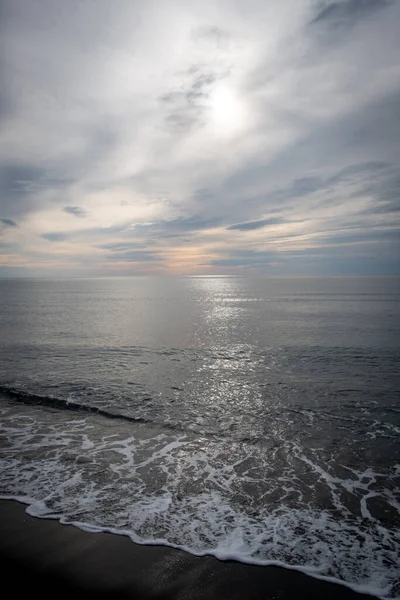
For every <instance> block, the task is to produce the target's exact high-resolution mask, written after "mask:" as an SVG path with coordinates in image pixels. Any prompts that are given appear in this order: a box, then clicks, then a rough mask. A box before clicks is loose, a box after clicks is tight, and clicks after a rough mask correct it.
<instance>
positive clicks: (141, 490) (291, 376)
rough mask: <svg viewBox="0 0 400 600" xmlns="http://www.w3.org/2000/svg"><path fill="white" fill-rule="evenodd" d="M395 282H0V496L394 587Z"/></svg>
mask: <svg viewBox="0 0 400 600" xmlns="http://www.w3.org/2000/svg"><path fill="white" fill-rule="evenodd" d="M399 301H400V278H396V277H354V278H351V277H321V278H302V277H293V278H283V277H282V278H277V277H276V278H272V277H264V278H261V277H260V278H244V277H243V278H242V277H191V278H189V277H188V278H177V277H176V278H173V277H171V278H161V277H160V278H157V277H154V278H153V277H147V278H146V277H132V278H108V279H58V280H38V279H36V280H35V279H8V280H6V279H3V280H0V306H1V312H0V413H1V422H0V496H1V497H2V498H12V499H16V500H18V501H20V502H24V503H25V504H27V505H28V508H27V510H28V512H29V514H31V515H35V516H38V517H43V518H56V519H59V520H60V521H61V522H62V523H72V524H75V525H77V526H78V527H81V528H83V529H87V530H89V531H110V532H113V533H115V534H122V535H128V536H130V537H131V538H132V540H133V541H134V542H138V543H142V544H165V545H169V546H173V547H178V548H182V549H185V550H187V551H189V552H191V553H193V554H197V555H203V554H212V555H214V556H216V557H218V558H220V559H235V560H238V561H242V562H245V563H252V564H265V565H268V564H278V565H286V566H289V567H290V568H295V569H299V570H302V571H304V572H306V573H309V574H310V575H313V576H315V577H322V578H327V579H330V580H335V581H341V582H344V583H345V584H346V585H348V586H350V587H352V588H353V589H356V590H359V591H363V592H369V593H371V594H375V595H377V596H380V597H385V598H396V597H397V598H398V597H400V585H399V578H398V574H399V572H400V529H399V525H400V513H399V508H400V489H399V488H400V437H399V433H400V403H399V398H400V394H399V390H400V369H399V365H400V312H399Z"/></svg>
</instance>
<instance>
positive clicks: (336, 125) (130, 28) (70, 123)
mask: <svg viewBox="0 0 400 600" xmlns="http://www.w3.org/2000/svg"><path fill="white" fill-rule="evenodd" d="M399 25H400V3H399V2H398V1H394V0H393V1H389V0H338V1H334V2H329V1H324V2H321V1H311V0H302V1H299V0H287V1H286V2H281V1H280V0H275V1H271V2H264V1H262V0H246V2H245V1H244V0H221V1H220V2H214V1H212V2H211V1H208V0H205V1H203V2H201V3H199V2H197V1H195V0H188V1H186V2H183V1H182V2H180V1H179V0H178V2H176V1H174V2H172V1H171V2H169V1H168V0H167V1H166V2H162V3H160V2H156V1H155V0H147V1H146V2H144V1H143V0H140V1H139V0H118V1H117V2H111V1H110V0H87V1H86V2H81V1H79V0H71V1H70V2H68V3H65V2H63V1H62V0H40V2H38V1H37V0H4V2H3V4H2V19H1V25H0V28H1V36H0V39H1V47H0V56H1V57H2V58H1V59H0V72H1V82H0V83H1V85H0V90H1V91H0V203H1V204H0V236H1V237H0V275H1V274H6V275H18V274H32V275H35V274H38V275H52V274H57V275H60V274H62V273H65V274H66V275H71V274H73V275H75V274H76V275H112V274H128V275H129V274H136V273H171V274H200V273H201V274H207V273H209V274H226V273H247V272H257V273H258V272H261V273H274V274H290V273H296V274H298V273H305V274H324V273H326V274H330V273H395V272H398V271H399V264H400V263H399V223H400V212H399V209H400V168H399V167H400V59H399V56H400V41H399V36H398V29H399Z"/></svg>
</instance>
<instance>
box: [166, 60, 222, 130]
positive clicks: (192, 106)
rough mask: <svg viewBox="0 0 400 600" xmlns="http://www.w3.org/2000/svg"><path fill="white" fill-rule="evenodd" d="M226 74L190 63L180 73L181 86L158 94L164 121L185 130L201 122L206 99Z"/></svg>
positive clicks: (205, 108)
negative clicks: (185, 69)
mask: <svg viewBox="0 0 400 600" xmlns="http://www.w3.org/2000/svg"><path fill="white" fill-rule="evenodd" d="M227 76H228V72H226V71H221V72H217V71H215V70H212V69H210V68H209V67H207V66H206V65H192V66H191V67H190V68H189V69H188V70H187V71H186V72H185V73H183V74H182V83H181V87H180V88H179V89H177V90H173V91H171V92H167V93H166V94H163V95H162V96H160V98H159V100H160V102H161V103H162V104H163V105H164V108H165V110H166V116H165V120H166V123H167V124H168V125H169V126H170V127H172V128H173V129H175V130H177V131H187V130H189V129H191V128H192V127H194V126H200V125H202V124H203V117H204V113H205V112H206V111H207V101H208V100H209V98H210V94H211V91H212V89H213V86H214V84H215V83H216V82H218V81H220V80H221V79H224V78H225V77H227Z"/></svg>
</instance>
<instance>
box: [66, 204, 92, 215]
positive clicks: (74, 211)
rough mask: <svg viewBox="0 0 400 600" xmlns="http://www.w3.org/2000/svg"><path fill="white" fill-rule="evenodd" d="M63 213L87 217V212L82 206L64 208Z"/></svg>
mask: <svg viewBox="0 0 400 600" xmlns="http://www.w3.org/2000/svg"><path fill="white" fill-rule="evenodd" d="M63 211H64V212H66V213H68V214H69V215H74V216H75V217H85V216H86V211H85V210H83V208H80V206H64V208H63Z"/></svg>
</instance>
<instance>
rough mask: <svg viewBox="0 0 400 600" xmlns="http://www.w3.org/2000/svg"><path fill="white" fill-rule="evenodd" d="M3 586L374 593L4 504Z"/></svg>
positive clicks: (99, 591) (56, 590)
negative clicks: (94, 529)
mask: <svg viewBox="0 0 400 600" xmlns="http://www.w3.org/2000/svg"><path fill="white" fill-rule="evenodd" d="M0 553H1V565H2V572H3V576H2V584H3V589H8V590H10V592H11V590H12V593H13V595H15V594H23V593H24V594H25V593H29V594H30V595H32V594H35V595H36V594H38V595H39V597H41V598H50V597H57V598H64V597H70V596H71V595H73V597H74V598H76V597H79V598H80V597H82V598H83V597H84V598H95V597H96V598H97V597H100V598H108V597H109V598H139V599H146V598H160V599H161V598H163V599H167V598H168V599H174V600H175V599H176V600H178V599H179V600H183V599H187V600H189V599H192V600H200V599H204V600H205V599H208V600H213V599H219V598H221V599H225V598H234V599H237V600H241V599H249V600H256V599H261V598H262V599H263V600H278V599H279V600H289V599H292V598H307V599H315V600H317V599H318V600H320V599H321V598H324V599H325V600H329V599H332V600H333V599H336V598H341V599H343V600H350V599H354V600H356V599H359V600H361V599H362V598H365V599H366V600H367V599H368V600H371V598H372V596H367V595H362V594H357V593H355V592H353V591H351V590H350V589H348V588H346V587H344V586H341V585H335V584H332V583H327V582H325V581H319V580H317V579H314V578H312V577H308V576H306V575H304V574H302V573H299V572H296V571H292V570H288V569H283V568H279V567H256V566H250V565H244V564H241V563H237V562H233V561H227V562H221V561H218V560H217V559H215V558H213V557H202V558H198V557H195V556H192V555H190V554H187V553H186V552H182V551H179V550H174V549H172V548H167V547H159V546H139V545H137V544H134V543H133V542H132V541H131V540H130V539H128V538H127V537H123V536H118V535H113V534H108V533H87V532H85V531H82V530H80V529H77V528H76V527H72V526H64V525H60V524H59V523H58V522H56V521H52V520H42V519H36V518H33V517H30V516H29V515H27V514H26V513H25V506H24V505H22V504H19V503H17V502H11V501H0Z"/></svg>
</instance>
